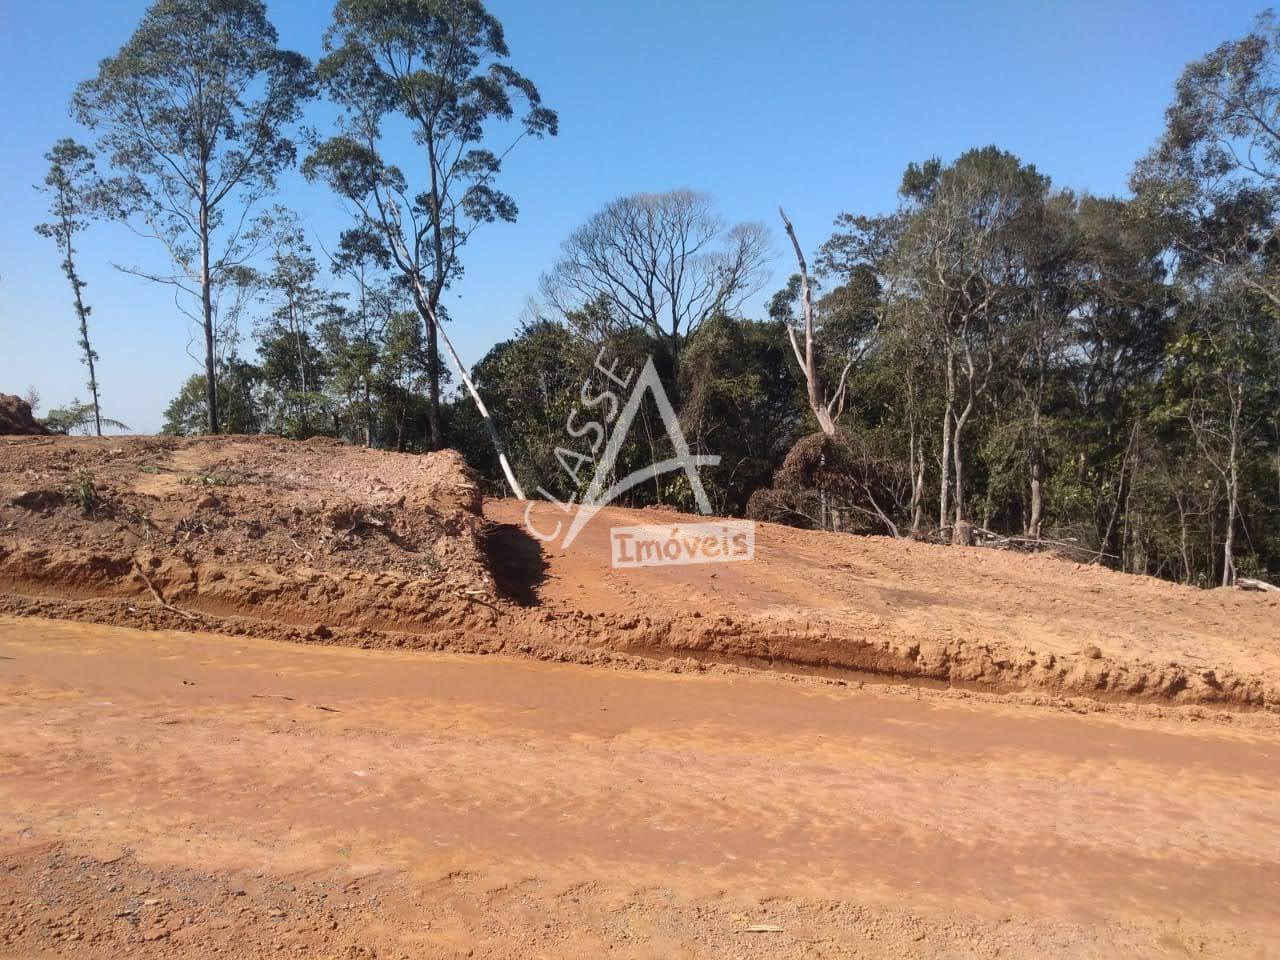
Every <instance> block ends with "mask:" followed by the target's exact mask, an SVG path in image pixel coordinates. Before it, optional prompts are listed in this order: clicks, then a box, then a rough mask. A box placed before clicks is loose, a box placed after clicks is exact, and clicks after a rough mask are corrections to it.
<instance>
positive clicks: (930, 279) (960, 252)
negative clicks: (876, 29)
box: [899, 147, 1049, 541]
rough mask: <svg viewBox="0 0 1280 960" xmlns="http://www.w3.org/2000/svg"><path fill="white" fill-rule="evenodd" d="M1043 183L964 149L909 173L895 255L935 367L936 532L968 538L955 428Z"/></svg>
mask: <svg viewBox="0 0 1280 960" xmlns="http://www.w3.org/2000/svg"><path fill="white" fill-rule="evenodd" d="M1048 185H1049V181H1048V178H1047V177H1044V176H1042V175H1041V174H1040V173H1039V172H1037V171H1036V169H1035V167H1034V166H1031V165H1029V164H1023V163H1021V161H1019V160H1018V158H1017V157H1015V156H1014V155H1013V154H1010V153H1006V152H1004V151H1002V150H999V149H997V148H996V147H983V148H981V149H976V150H969V151H967V152H966V153H964V154H962V155H961V156H960V157H959V158H957V160H956V161H955V162H954V163H952V164H950V165H948V166H945V167H944V166H943V165H942V163H941V161H939V160H937V159H933V160H929V161H927V162H926V163H923V164H914V163H913V164H911V165H910V166H908V168H907V171H906V173H905V174H904V176H903V181H902V188H901V194H902V197H903V199H904V202H905V210H904V212H903V216H904V223H903V228H902V234H901V240H900V243H899V253H900V254H901V255H902V256H903V257H904V264H906V267H905V268H906V269H907V270H908V271H909V272H910V274H911V276H912V286H913V287H914V289H915V290H916V291H917V294H918V296H919V297H920V299H921V301H922V302H923V304H924V305H925V310H926V312H927V315H928V316H929V318H930V320H931V323H932V328H933V338H934V339H935V341H936V342H937V343H938V344H939V345H940V352H941V353H942V358H943V375H944V387H945V391H946V393H945V405H944V412H943V422H942V444H941V446H942V455H941V461H940V465H941V472H942V477H941V483H940V494H939V509H938V523H939V526H942V527H946V526H948V525H950V526H951V527H952V535H953V537H954V538H956V539H959V540H961V541H963V540H966V539H967V534H966V531H967V530H968V523H967V514H966V501H965V467H966V461H967V447H966V445H965V429H966V427H967V426H968V425H969V422H970V419H971V418H972V416H973V415H974V413H975V412H976V411H977V409H978V403H979V401H980V400H982V399H983V397H984V396H985V394H986V393H987V390H988V387H989V386H990V384H991V377H992V373H993V371H994V370H995V365H996V359H997V353H998V349H999V347H1000V344H1001V340H1002V338H1003V336H1004V330H1003V329H1002V324H1003V321H1004V320H1005V318H1006V317H1007V316H1008V309H1007V303H1006V298H1007V296H1008V294H1009V292H1010V289H1011V287H1012V286H1013V284H1014V282H1015V279H1016V278H1015V273H1016V271H1017V268H1018V262H1017V257H1016V253H1015V250H1016V244H1015V241H1014V235H1015V233H1016V230H1017V228H1018V224H1019V222H1020V220H1021V219H1022V218H1024V216H1025V214H1026V211H1027V210H1028V209H1029V208H1031V207H1033V206H1034V205H1035V204H1037V203H1039V202H1040V201H1041V200H1042V198H1043V196H1044V194H1045V192H1046V191H1047V190H1048Z"/></svg>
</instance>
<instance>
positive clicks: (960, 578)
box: [0, 437, 1280, 709]
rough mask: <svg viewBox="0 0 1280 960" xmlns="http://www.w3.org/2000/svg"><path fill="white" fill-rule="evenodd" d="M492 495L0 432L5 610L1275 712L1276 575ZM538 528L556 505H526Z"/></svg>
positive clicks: (274, 444) (326, 455)
mask: <svg viewBox="0 0 1280 960" xmlns="http://www.w3.org/2000/svg"><path fill="white" fill-rule="evenodd" d="M525 508H526V505H524V504H520V503H515V502H511V501H489V502H487V503H486V504H484V505H483V515H482V504H481V499H480V496H479V493H478V489H477V485H476V483H475V480H474V478H473V477H472V476H471V474H470V472H469V471H468V469H467V467H466V466H465V464H464V463H463V462H462V460H461V459H460V458H459V457H458V456H457V454H455V453H452V452H448V451H446V452H443V453H438V454H431V455H426V456H419V455H409V454H395V453H388V452H383V451H374V450H365V449H362V448H359V447H351V446H346V445H343V444H341V443H338V442H336V441H330V440H312V441H308V442H306V443H295V442H291V441H286V440H280V439H277V438H270V437H224V438H197V439H176V438H160V437H121V438H102V439H92V438H66V437H12V438H3V439H0V611H8V612H10V613H18V614H26V615H44V616H56V617H62V618H68V619H82V620H94V621H98V622H109V623H119V624H126V625H139V626H153V627H178V628H182V629H204V630H212V631H216V632H218V633H232V634H241V635H244V634H252V635H258V636H266V637H274V638H277V639H288V640H297V641H306V642H318V643H327V644H349V645H359V646H400V647H415V648H426V649H448V650H453V651H458V652H479V653H500V652H506V653H517V654H522V655H526V656H532V657H537V658H540V659H554V660H564V661H574V662H582V663H607V664H614V665H622V666H626V667H650V668H651V667H654V666H661V667H663V668H665V669H668V670H705V669H707V668H708V667H710V666H716V667H718V668H730V669H737V668H741V667H751V668H766V669H772V670H779V671H785V672H790V673H819V674H824V675H828V676H831V677H834V678H842V679H846V680H847V679H851V678H862V679H865V678H882V679H887V680H890V681H893V682H900V681H908V682H912V683H922V684H936V685H958V686H968V687H973V688H980V689H984V690H989V691H995V692H1029V693H1031V694H1033V695H1041V694H1047V695H1052V696H1063V695H1065V696H1081V695H1083V696H1088V697H1092V698H1094V699H1096V700H1129V701H1146V702H1154V703H1165V704H1217V705H1222V706H1228V707H1233V708H1263V709H1276V708H1277V707H1280V594H1255V593H1244V592H1240V591H1231V590H1213V591H1201V590H1195V589H1191V588H1186V587H1180V586H1177V585H1174V584H1169V583H1165V582H1162V581H1158V580H1155V579H1152V578H1148V577H1137V576H1130V575H1125V574H1119V573H1115V572H1112V571H1108V570H1106V569H1103V568H1101V567H1097V566H1091V565H1088V564H1080V563H1072V562H1069V561H1064V560H1061V559H1058V558H1055V557H1051V556H1047V555H1028V554H1015V553H1006V552H1001V551H997V550H991V549H980V548H970V549H962V548H951V547H940V546H932V545H927V544H919V543H912V542H907V541H894V540H891V539H888V538H883V537H857V536H852V535H846V534H836V533H826V532H812V531H801V530H794V529H791V528H787V527H779V526H775V525H769V524H761V525H759V526H758V528H757V529H758V536H757V549H756V556H755V558H754V559H753V560H751V561H749V562H744V563H731V564H723V563H722V564H705V565H686V566H673V567H646V568H639V569H615V568H613V567H612V565H611V563H610V554H609V529H610V528H611V527H612V526H616V525H618V524H620V523H621V524H635V523H657V524H667V523H673V522H677V521H679V520H681V519H705V518H682V517H681V516H680V515H679V514H674V513H671V512H668V511H661V510H640V511H636V510H624V509H618V508H606V509H604V510H602V511H601V512H600V513H599V514H598V515H597V516H596V517H595V518H594V519H593V520H592V521H591V522H590V523H589V524H588V525H587V527H586V528H585V529H584V530H583V532H582V534H581V536H580V537H579V538H578V540H577V541H576V542H575V543H574V544H573V545H572V547H571V549H569V550H564V549H560V548H558V547H557V546H556V545H555V544H542V543H540V542H539V541H538V540H536V539H535V538H534V537H532V536H530V534H529V533H528V532H527V531H526V530H525V528H524V525H523V522H522V519H523V515H524V511H525ZM529 509H531V510H532V511H533V514H534V516H535V519H537V520H538V521H539V523H540V524H541V526H542V529H547V528H548V527H549V526H551V523H550V522H549V521H551V520H552V519H553V517H554V514H555V509H554V508H553V507H551V506H550V505H547V504H534V505H532V507H530V508H529Z"/></svg>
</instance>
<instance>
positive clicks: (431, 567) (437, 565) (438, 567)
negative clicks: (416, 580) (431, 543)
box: [422, 547, 444, 577]
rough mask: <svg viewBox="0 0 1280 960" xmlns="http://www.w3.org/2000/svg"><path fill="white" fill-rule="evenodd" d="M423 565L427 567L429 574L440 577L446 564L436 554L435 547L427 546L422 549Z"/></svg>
mask: <svg viewBox="0 0 1280 960" xmlns="http://www.w3.org/2000/svg"><path fill="white" fill-rule="evenodd" d="M422 566H423V567H424V568H425V569H426V571H427V574H428V576H432V577H438V576H440V574H441V573H442V572H443V571H444V564H443V563H441V562H440V557H439V556H437V555H436V550H435V547H427V549H426V550H424V551H422Z"/></svg>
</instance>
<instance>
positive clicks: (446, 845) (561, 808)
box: [0, 437, 1280, 958]
mask: <svg viewBox="0 0 1280 960" xmlns="http://www.w3.org/2000/svg"><path fill="white" fill-rule="evenodd" d="M86 481H89V482H90V483H91V485H92V488H93V494H94V499H93V502H92V503H91V504H90V505H89V506H90V507H91V509H87V510H86V507H85V504H84V503H83V502H82V501H83V499H84V484H85V482H86ZM523 509H524V508H523V505H519V504H514V503H510V502H504V501H491V502H488V503H485V504H483V505H482V504H481V501H480V498H479V496H478V494H477V492H476V487H475V484H474V482H473V480H472V479H471V478H470V477H468V475H467V473H466V471H465V469H464V468H463V467H462V465H461V463H460V462H459V461H458V460H457V459H456V458H455V457H452V456H451V455H439V456H433V457H408V456H397V455H394V454H385V453H371V452H366V451H360V450H354V449H352V448H347V447H342V446H338V445H332V444H327V443H308V444H290V443H287V442H284V441H279V440H269V439H250V438H235V439H227V440H216V441H203V440H197V441H178V440H164V439H158V438H143V439H133V438H131V439H127V440H102V441H99V440H65V439H55V438H40V437H33V438H21V439H19V438H6V439H4V440H0V610H2V611H4V612H3V613H0V724H2V726H0V729H3V730H4V731H5V734H6V735H5V737H4V739H3V742H2V743H0V957H5V958H9V957H13V958H17V957H22V958H27V957H52V956H69V957H83V958H97V957H103V958H106V957H112V958H114V957H118V956H122V955H124V956H139V957H174V958H176V957H188V956H211V955H219V956H229V957H237V958H241V957H243V958H249V957H261V956H280V955H300V956H318V957H326V958H328V957H332V958H338V957H341V958H352V957H375V956H376V957H406V958H419V957H428V958H434V957H463V956H476V957H493V958H500V957H511V956H521V957H576V958H580V957H596V956H604V955H610V956H621V957H654V958H657V957H708V958H710V957H726V956H728V957H735V956H741V957H848V956H862V957H876V958H879V957H922V958H923V957H936V956H943V957H983V958H985V957H995V956H1001V957H1007V956H1014V957H1096V956H1135V957H1183V956H1213V957H1242V956H1243V957H1269V956H1280V914H1278V913H1277V912H1276V910H1275V906H1274V905H1275V904H1276V903H1277V902H1280V805H1277V802H1276V800H1277V797H1280V712H1278V711H1277V709H1276V708H1277V706H1278V705H1280V697H1278V696H1277V692H1276V691H1277V690H1278V689H1280V604H1278V603H1277V599H1276V598H1275V597H1273V596H1267V595H1253V594H1244V593H1237V592H1227V591H1214V592H1210V593H1203V592H1197V591H1194V590H1189V589H1184V588H1180V587H1176V586H1173V585H1169V584H1165V583H1160V582H1157V581H1153V580H1147V579H1144V578H1135V577H1126V576H1122V575H1119V574H1113V573H1109V572H1107V571H1104V570H1100V569H1097V568H1095V567H1089V566H1082V565H1079V564H1076V563H1072V562H1068V561H1063V560H1059V559H1054V558H1050V557H1027V556H1022V555H1015V554H1005V553H999V552H995V551H984V550H967V551H964V550H955V549H945V548H938V547H930V546H925V545H920V544H910V543H896V542H892V541H887V540H882V539H860V538H856V537H849V536H838V535H830V534H821V533H807V532H803V531H796V530H790V529H786V528H778V527H762V528H761V529H760V532H759V537H758V557H757V559H756V560H755V561H753V562H751V563H742V564H734V565H719V566H715V567H712V566H706V567H681V568H647V569H643V570H626V571H622V570H614V569H612V568H611V567H610V566H609V562H608V549H607V547H608V526H609V525H610V524H611V523H620V522H626V523H635V522H637V521H640V522H658V523H660V522H666V521H667V520H669V519H672V518H674V517H675V515H673V514H669V513H665V512H663V511H626V510H610V511H605V512H604V513H603V514H602V515H601V516H599V517H597V518H596V519H595V520H594V521H593V522H592V524H591V525H589V526H588V527H587V528H586V531H585V532H584V534H583V536H582V537H581V538H580V539H579V541H578V542H577V543H576V544H574V545H573V547H572V548H571V549H570V550H568V551H561V550H558V549H555V548H549V549H543V548H540V547H539V545H538V544H537V543H536V542H535V541H533V540H532V539H531V538H530V537H528V536H527V535H526V534H525V533H524V532H523V530H522V527H521V524H520V516H521V514H522V512H523ZM550 509H551V508H549V507H545V506H539V507H536V508H535V510H537V511H538V512H539V516H540V518H541V519H543V520H546V519H548V518H549V514H548V513H547V512H546V511H549V510H550ZM50 617H56V618H58V619H49V618H50ZM75 621H79V622H75ZM139 628H145V629H139ZM278 640H290V641H295V642H294V643H287V644H286V643H279V642H275V641H278ZM361 647H378V648H383V649H359V648H361ZM464 653H465V654H475V653H483V654H488V656H484V657H479V656H470V655H469V656H463V655H461V654H464ZM547 661H552V662H547ZM757 668H763V669H757Z"/></svg>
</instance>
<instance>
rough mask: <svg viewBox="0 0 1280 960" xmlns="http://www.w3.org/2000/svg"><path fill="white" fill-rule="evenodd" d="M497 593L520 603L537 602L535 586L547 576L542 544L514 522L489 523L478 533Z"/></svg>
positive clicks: (521, 604) (540, 583)
mask: <svg viewBox="0 0 1280 960" xmlns="http://www.w3.org/2000/svg"><path fill="white" fill-rule="evenodd" d="M480 548H481V549H482V550H483V551H484V554H485V559H486V560H487V561H488V563H489V572H490V573H491V574H492V575H493V582H494V586H495V587H496V588H497V591H498V595H499V596H501V597H503V598H504V599H507V600H510V601H511V602H512V603H517V604H519V605H520V606H522V607H534V606H537V605H538V602H539V597H538V589H539V587H541V586H542V583H543V581H544V580H546V578H547V560H546V558H545V557H544V556H543V555H542V545H541V544H540V543H539V542H538V541H537V540H536V539H535V538H534V537H532V536H530V535H529V532H528V531H527V530H525V529H524V527H522V526H520V525H519V524H515V523H490V524H488V525H487V526H486V527H485V529H484V531H483V532H482V533H481V534H480Z"/></svg>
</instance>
